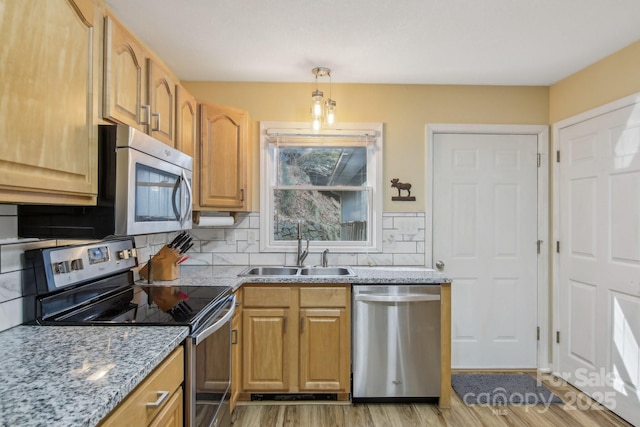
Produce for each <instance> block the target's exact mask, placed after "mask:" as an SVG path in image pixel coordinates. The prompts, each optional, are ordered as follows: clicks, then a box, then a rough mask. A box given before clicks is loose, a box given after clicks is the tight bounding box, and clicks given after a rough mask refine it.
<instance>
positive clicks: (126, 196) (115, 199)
mask: <svg viewBox="0 0 640 427" xmlns="http://www.w3.org/2000/svg"><path fill="white" fill-rule="evenodd" d="M97 161H98V202H97V205H96V206H53V205H18V236H20V237H40V238H69V239H73V238H76V239H103V238H105V237H110V236H125V235H126V236H130V235H137V234H151V233H160V232H170V231H178V230H188V229H191V224H192V221H191V204H192V203H191V202H192V191H191V178H192V171H193V159H192V158H191V157H190V156H188V155H186V154H184V153H182V152H180V151H178V150H176V149H174V148H172V147H169V146H168V145H166V144H164V143H162V142H161V141H158V140H156V139H155V138H152V137H151V136H149V135H147V134H145V133H143V132H141V131H139V130H136V129H134V128H132V127H129V126H124V125H99V127H98V159H97Z"/></svg>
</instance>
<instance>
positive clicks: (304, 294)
mask: <svg viewBox="0 0 640 427" xmlns="http://www.w3.org/2000/svg"><path fill="white" fill-rule="evenodd" d="M347 303H348V300H347V289H346V288H343V287H335V286H332V287H323V288H316V287H314V288H306V287H301V288H300V307H346V305H347Z"/></svg>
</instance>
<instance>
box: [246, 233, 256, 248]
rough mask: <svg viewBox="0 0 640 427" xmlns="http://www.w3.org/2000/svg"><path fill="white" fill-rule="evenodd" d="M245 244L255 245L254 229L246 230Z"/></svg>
mask: <svg viewBox="0 0 640 427" xmlns="http://www.w3.org/2000/svg"><path fill="white" fill-rule="evenodd" d="M247 244H249V245H255V244H256V232H255V230H249V231H247Z"/></svg>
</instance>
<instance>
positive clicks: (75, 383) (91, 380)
mask: <svg viewBox="0 0 640 427" xmlns="http://www.w3.org/2000/svg"><path fill="white" fill-rule="evenodd" d="M187 333H188V328H187V327H181V326H168V327H154V326H103V327H99V326H98V327H93V326H79V327H75V326H17V327H15V328H12V329H9V330H7V331H4V332H2V333H0V361H1V362H0V366H1V367H2V369H0V426H47V427H52V426H61V427H62V426H64V427H68V426H95V425H96V424H98V422H99V421H100V420H101V419H102V418H103V417H104V416H106V415H107V414H108V413H109V412H111V410H112V409H113V408H115V407H116V405H117V404H118V403H120V401H121V400H122V399H123V398H124V397H125V396H126V395H127V394H128V393H129V392H131V391H132V390H133V389H134V388H135V387H136V386H137V385H138V384H139V383H140V382H141V381H142V380H144V378H145V377H146V376H147V375H148V374H149V373H150V372H151V371H152V370H153V369H154V368H155V367H156V366H158V364H159V363H160V362H162V360H164V358H165V357H166V356H168V355H169V354H170V353H171V351H173V350H174V349H175V348H176V347H177V346H178V345H180V343H181V342H182V341H183V340H184V339H185V338H186V337H187Z"/></svg>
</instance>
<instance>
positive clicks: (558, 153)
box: [556, 150, 560, 163]
mask: <svg viewBox="0 0 640 427" xmlns="http://www.w3.org/2000/svg"><path fill="white" fill-rule="evenodd" d="M556 162H557V163H560V150H558V151H556Z"/></svg>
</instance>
